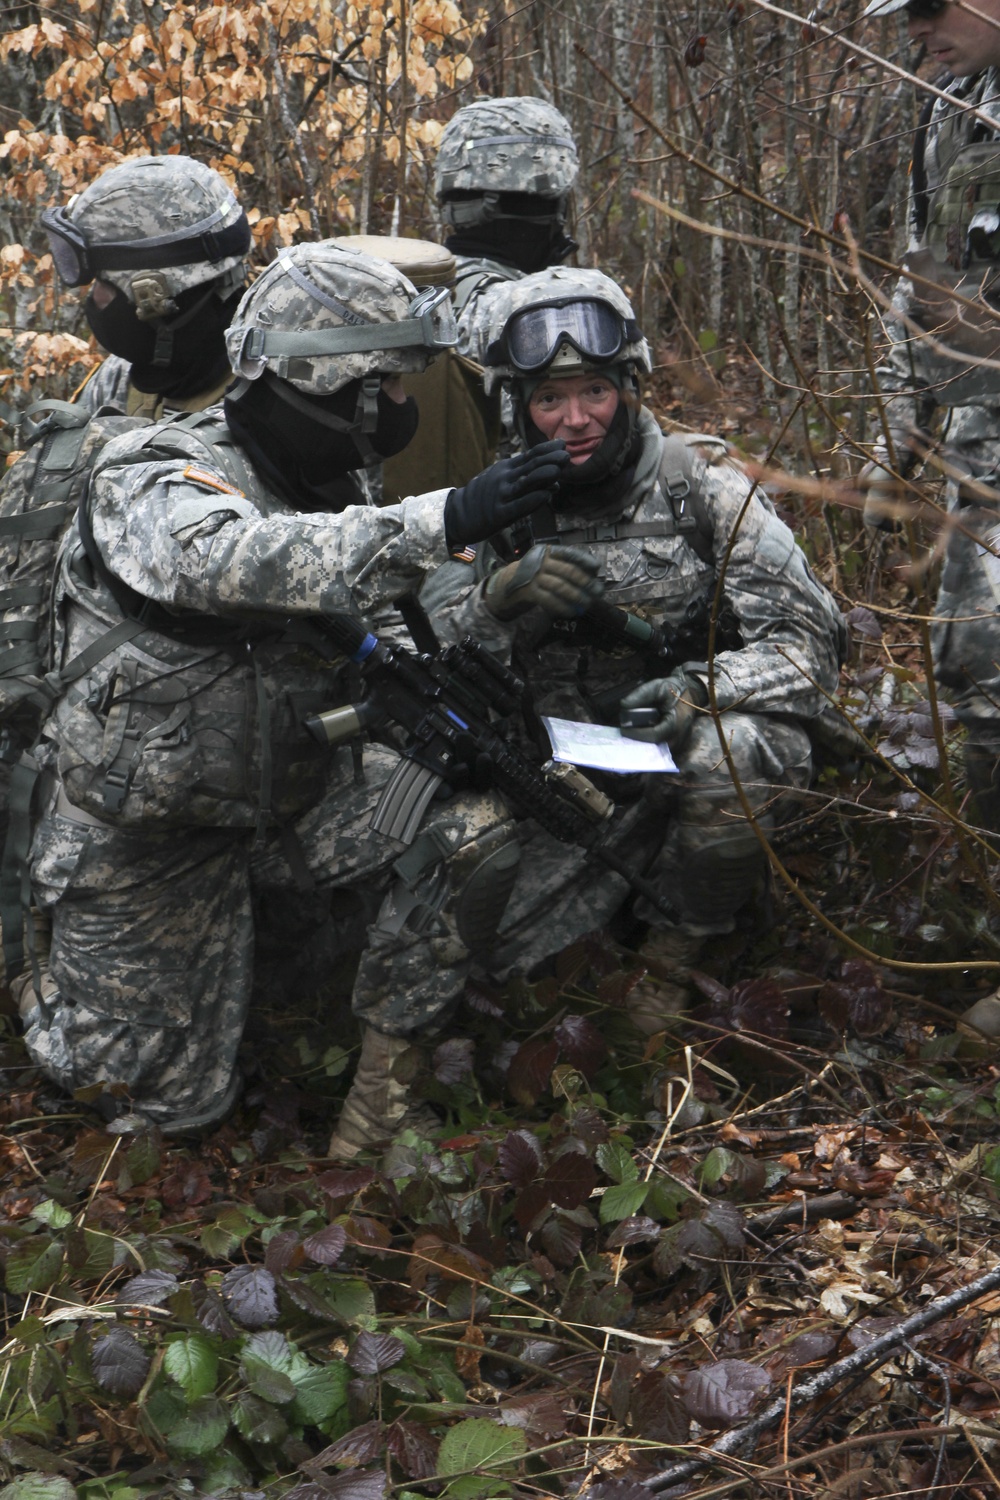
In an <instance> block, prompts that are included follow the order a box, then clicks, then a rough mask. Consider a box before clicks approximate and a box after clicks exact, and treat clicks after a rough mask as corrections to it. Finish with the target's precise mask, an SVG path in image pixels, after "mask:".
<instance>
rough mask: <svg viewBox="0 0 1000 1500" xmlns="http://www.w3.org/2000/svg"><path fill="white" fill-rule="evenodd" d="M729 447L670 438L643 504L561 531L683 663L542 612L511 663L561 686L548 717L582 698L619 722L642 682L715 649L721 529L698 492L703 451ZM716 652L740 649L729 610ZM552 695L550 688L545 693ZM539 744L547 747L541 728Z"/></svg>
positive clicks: (603, 717) (518, 635)
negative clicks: (625, 701) (716, 530)
mask: <svg viewBox="0 0 1000 1500" xmlns="http://www.w3.org/2000/svg"><path fill="white" fill-rule="evenodd" d="M706 447H708V448H714V449H715V450H716V451H717V452H718V453H719V455H720V456H721V455H722V454H724V453H725V451H726V445H725V443H724V442H723V441H722V440H721V439H719V438H711V437H705V436H704V435H702V434H701V433H697V434H694V433H692V434H679V433H675V434H670V435H668V436H665V437H664V438H663V446H662V450H661V454H660V464H659V470H658V473H657V476H656V481H655V484H654V485H653V487H652V488H651V490H650V491H649V493H647V494H646V495H645V496H644V497H643V499H642V500H641V502H640V503H639V504H638V505H637V506H636V505H633V506H632V507H631V510H627V511H626V512H625V513H624V514H623V515H621V516H619V517H617V518H615V519H603V518H602V519H595V520H594V521H593V522H590V523H586V524H577V525H574V526H572V527H568V526H562V525H560V527H559V531H558V540H559V544H560V545H562V546H579V547H585V548H586V549H587V550H588V551H589V552H591V553H592V554H593V556H594V557H596V558H597V559H598V560H599V562H600V576H601V577H602V579H603V580H604V583H605V594H604V601H605V602H606V603H607V604H610V605H613V606H615V607H616V608H617V609H621V610H626V611H628V612H629V613H630V614H634V615H636V616H638V617H639V618H640V619H643V620H645V621H647V622H648V623H650V624H653V625H656V626H658V627H660V628H661V629H663V631H664V633H665V634H666V635H668V636H670V637H672V638H674V639H675V640H676V645H677V653H678V655H677V659H676V660H675V661H673V662H671V663H669V664H668V663H665V662H663V661H662V660H657V661H655V662H654V661H652V660H650V659H649V658H648V657H647V656H646V655H645V654H644V653H643V652H642V651H640V650H636V649H633V648H632V647H631V646H629V645H628V644H627V643H625V642H623V641H621V640H617V641H616V640H612V639H602V638H601V632H600V631H599V630H598V631H595V630H594V629H593V627H592V626H591V625H590V624H589V623H588V622H587V620H586V619H585V618H584V619H583V620H582V621H580V622H577V621H573V620H567V621H561V620H549V619H548V618H544V619H543V618H541V617H540V616H539V615H538V613H537V612H536V613H535V614H533V615H529V616H526V617H525V619H524V621H523V622H521V623H519V624H518V625H517V626H516V627H515V632H514V646H513V655H512V660H513V664H514V666H515V670H518V671H519V672H520V673H521V674H522V675H525V676H526V677H527V678H528V680H529V681H532V682H534V683H540V682H542V681H544V682H548V683H550V684H552V686H553V691H554V694H555V697H553V698H552V700H551V701H549V700H548V699H546V701H545V703H544V705H543V707H542V710H541V711H542V712H543V713H555V714H556V716H557V717H560V716H569V717H575V714H574V713H573V712H572V711H569V712H568V713H567V714H565V715H564V714H561V713H560V711H559V702H558V700H559V698H564V701H565V706H566V708H567V710H571V708H572V702H573V699H574V697H579V698H582V699H583V701H584V702H585V703H586V704H587V707H588V710H589V712H590V713H591V715H592V717H593V718H594V719H595V720H597V721H599V722H604V723H607V724H611V725H617V723H618V705H619V702H620V700H621V698H622V697H624V696H625V694H626V693H628V692H629V691H630V690H631V689H632V688H633V687H635V686H636V684H637V683H639V682H641V681H644V680H646V679H647V678H649V677H650V676H664V675H666V674H667V673H668V672H669V671H670V670H672V667H673V666H675V665H680V664H681V663H682V662H683V661H699V660H704V659H705V655H706V652H707V647H708V641H709V631H710V621H711V616H712V605H713V601H714V592H715V581H716V571H715V563H714V553H713V541H714V537H713V526H712V520H711V517H710V516H709V514H708V511H707V509H706V506H705V502H704V497H703V496H702V494H701V491H700V486H699V469H700V467H701V464H700V461H699V457H698V453H697V450H698V449H699V448H702V449H704V448H706ZM714 639H715V649H716V650H717V651H722V650H726V649H730V648H731V647H734V646H738V645H739V644H740V641H739V637H738V632H737V631H736V630H735V628H734V627H733V624H732V621H731V618H730V615H729V613H727V615H726V616H725V619H724V620H723V619H720V620H717V622H716V633H715V638H714ZM542 694H543V695H544V694H545V689H544V688H543V689H542ZM533 738H535V739H536V740H537V742H538V743H540V744H544V743H545V742H546V741H545V739H544V738H543V737H542V734H541V732H540V731H539V732H537V733H535V732H533Z"/></svg>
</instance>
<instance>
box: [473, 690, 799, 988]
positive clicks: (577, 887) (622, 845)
mask: <svg viewBox="0 0 1000 1500" xmlns="http://www.w3.org/2000/svg"><path fill="white" fill-rule="evenodd" d="M722 725H723V728H724V732H725V735H726V740H727V744H728V746H729V751H730V754H731V756H732V759H733V765H734V767H735V770H736V774H737V776H738V778H739V781H740V785H741V786H742V789H743V792H744V794H745V796H746V798H747V801H748V803H749V805H750V807H751V808H752V810H753V813H754V817H755V819H756V821H757V822H758V824H759V825H760V826H761V827H762V828H763V829H764V830H765V832H768V831H770V830H772V829H773V828H774V827H775V826H776V824H778V823H779V822H782V821H785V820H786V819H787V818H788V816H789V815H790V813H791V812H792V810H793V808H794V803H795V798H794V795H793V792H794V790H795V789H799V788H803V787H806V786H808V784H809V780H810V775H811V771H812V759H811V753H810V745H809V737H808V735H807V734H806V732H805V730H804V729H802V728H801V727H800V726H799V725H798V724H795V723H792V722H787V721H786V722H782V721H779V720H777V719H773V718H768V717H766V716H765V715H754V714H741V713H726V714H724V715H723V716H722ZM676 760H677V764H678V768H679V774H678V775H673V774H664V775H657V776H652V777H648V778H646V785H647V792H646V794H645V795H644V796H643V797H642V798H641V800H640V801H638V802H636V803H633V804H632V805H631V806H629V807H626V808H625V809H623V811H622V813H621V814H619V815H618V828H617V831H616V833H615V836H614V840H613V847H614V849H615V851H616V853H618V854H619V855H621V856H623V857H624V858H626V859H628V861H629V863H630V864H631V865H632V866H633V867H634V869H635V870H636V872H637V873H639V874H643V875H645V877H646V879H647V880H650V881H652V882H653V883H654V884H655V886H656V887H657V889H658V891H659V892H660V893H661V894H662V896H663V897H664V898H665V899H666V901H667V902H669V904H670V905H671V906H672V907H673V908H674V909H675V910H676V912H677V914H678V917H679V919H680V920H679V922H678V924H677V925H678V927H679V928H680V929H681V930H682V931H684V932H688V933H691V934H693V935H695V934H704V935H708V934H711V933H724V932H730V931H731V930H732V928H733V925H734V920H735V917H736V913H737V912H738V911H739V909H740V908H741V907H742V906H743V905H744V904H745V903H746V902H747V901H748V900H749V899H750V897H751V896H752V895H753V894H754V891H755V890H756V888H757V885H758V883H759V880H760V877H761V875H762V874H763V871H764V863H765V856H764V853H763V850H762V848H761V845H760V843H759V841H758V839H757V837H756V835H755V833H754V831H753V829H752V828H751V826H750V824H749V822H748V821H747V819H746V816H745V814H744V811H743V807H742V805H741V803H740V799H739V796H738V795H737V792H736V788H735V786H734V783H733V779H732V776H731V775H730V772H729V768H728V765H727V763H726V759H725V757H724V756H723V754H722V751H721V748H720V745H719V736H718V732H717V730H716V727H715V724H714V722H713V721H712V720H711V719H710V718H707V717H706V718H699V719H698V720H697V722H696V724H695V727H694V730H693V732H692V734H691V738H690V739H689V740H688V742H687V745H686V746H685V747H684V750H683V751H682V752H681V753H680V754H679V755H678V756H677V757H676ZM525 833H526V834H527V835H528V836H529V837H530V846H529V847H528V848H527V849H526V853H525V858H524V860H523V862H522V866H521V875H520V878H519V879H518V883H517V886H516V887H515V890H514V894H513V896H512V898H511V901H510V904H509V906H508V908H507V912H506V915H505V917H504V920H503V922H502V923H501V926H500V933H499V940H498V943H497V944H496V946H495V947H494V949H493V951H492V952H491V953H490V955H489V957H488V960H487V962H486V965H485V967H487V968H488V970H489V972H490V973H491V974H493V975H495V976H497V977H501V976H503V975H506V974H508V973H511V972H513V971H520V972H522V973H523V972H527V970H529V969H530V968H531V967H532V966H533V965H534V964H536V963H538V962H539V961H540V960H541V959H543V958H546V957H548V956H550V955H551V954H553V953H557V952H558V951H559V950H560V949H561V948H563V947H565V946H566V944H567V943H570V942H573V941H574V940H575V939H576V938H578V937H580V936H582V934H583V933H585V932H589V931H592V930H593V929H594V928H596V927H601V926H603V925H604V924H605V923H606V922H607V921H608V920H609V919H610V918H611V917H612V916H613V915H614V913H615V912H616V911H617V910H619V909H620V907H621V906H622V904H623V903H624V901H625V899H626V897H627V895H628V886H627V884H626V882H625V881H624V880H623V879H622V878H621V876H619V875H616V874H614V873H613V872H612V871H610V870H608V869H607V868H606V867H605V866H603V865H600V864H598V863H596V862H595V861H594V860H593V859H588V858H587V857H586V856H585V855H584V854H583V853H582V852H581V851H579V850H576V849H573V848H571V847H570V846H567V845H566V844H560V843H558V842H557V840H555V839H554V838H552V837H551V835H549V834H547V833H545V832H544V831H543V830H541V829H539V828H537V827H536V826H535V825H529V828H528V830H525V831H523V833H522V837H524V834H525ZM636 911H637V913H638V914H639V915H640V916H641V917H642V918H643V920H645V921H649V922H651V923H652V924H653V925H654V926H660V927H662V926H666V925H668V924H667V922H666V919H665V918H664V917H663V916H662V915H661V914H660V912H659V911H658V910H657V909H656V908H655V907H654V906H653V905H652V904H651V903H650V902H648V901H646V900H644V899H643V898H641V897H640V898H639V899H638V901H637V903H636Z"/></svg>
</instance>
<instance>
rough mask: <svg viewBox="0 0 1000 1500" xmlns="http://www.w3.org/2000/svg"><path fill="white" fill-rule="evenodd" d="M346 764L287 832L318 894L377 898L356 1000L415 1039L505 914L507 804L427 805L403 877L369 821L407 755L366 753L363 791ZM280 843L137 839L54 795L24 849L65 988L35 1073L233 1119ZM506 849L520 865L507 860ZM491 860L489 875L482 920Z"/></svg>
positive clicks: (46, 1024) (277, 878) (39, 1018)
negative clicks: (257, 913)
mask: <svg viewBox="0 0 1000 1500" xmlns="http://www.w3.org/2000/svg"><path fill="white" fill-rule="evenodd" d="M348 759H349V758H347V757H342V761H343V765H344V769H343V774H342V775H341V776H340V777H339V778H338V779H336V780H335V781H334V782H333V784H332V785H331V789H330V791H329V792H328V794H327V796H326V797H325V798H324V800H323V802H322V803H321V804H320V805H319V806H317V807H315V808H314V809H312V810H311V811H310V812H309V813H308V814H306V815H305V816H304V817H303V818H301V819H300V820H299V822H298V824H297V825H296V830H295V831H296V834H297V836H298V840H299V845H300V848H301V852H302V854H303V855H304V857H305V862H306V865H307V866H308V868H309V870H310V872H311V874H312V875H313V877H314V878H315V879H316V880H317V881H318V882H320V883H321V884H322V885H324V886H339V887H343V886H351V885H359V884H367V885H374V886H375V887H376V888H377V889H379V890H381V891H383V892H385V896H384V900H383V902H382V906H381V909H380V911H379V915H378V917H377V918H376V921H375V923H374V926H373V927H372V929H370V933H369V948H368V949H367V950H366V953H365V955H364V956H363V958H362V962H361V968H360V971H359V974H358V979H357V984H356V989H355V1004H356V1009H357V1010H358V1012H359V1014H361V1015H362V1016H363V1017H364V1018H365V1019H366V1020H367V1021H369V1022H371V1023H373V1024H375V1025H376V1026H380V1027H381V1028H382V1029H384V1030H386V1031H390V1032H392V1031H397V1032H399V1033H400V1034H406V1033H407V1032H409V1031H410V1030H416V1029H426V1028H428V1027H432V1026H433V1025H434V1024H435V1023H436V1022H437V1021H438V1019H439V1017H440V1016H441V1015H442V1014H443V1013H444V1012H445V1011H446V1010H447V1008H448V1007H449V1006H450V1004H451V1003H452V1001H453V1000H454V998H455V996H456V995H457V994H458V992H459V991H460V989H461V986H462V983H463V980H464V978H465V974H466V970H467V967H468V963H469V960H470V947H469V946H467V943H471V944H481V943H482V942H484V941H488V940H489V939H490V938H491V937H492V935H493V931H495V923H494V926H493V929H492V930H490V920H489V915H488V914H489V912H490V911H492V912H493V914H494V916H495V917H496V919H499V915H500V913H501V912H502V910H503V901H504V900H505V899H506V893H507V891H508V890H509V886H510V883H511V882H512V880H513V874H514V871H515V870H516V859H517V854H518V850H517V845H516V843H513V842H512V825H511V822H510V819H509V815H508V814H507V812H506V809H505V808H504V807H503V805H502V803H501V802H500V801H499V799H493V798H489V797H468V798H454V799H450V800H449V801H447V802H440V803H439V802H432V803H431V805H430V809H429V811H428V812H427V813H426V814H425V816H424V819H423V822H422V824H421V831H420V835H419V836H418V839H417V841H416V843H415V844H414V845H413V846H411V849H410V851H409V854H410V860H409V864H406V863H405V861H404V874H403V875H402V876H400V875H397V874H396V873H395V872H394V871H393V863H394V861H396V860H397V858H399V857H400V856H401V855H405V854H406V853H407V851H406V849H405V846H404V845H402V844H400V843H398V842H396V841H395V840H392V839H389V838H387V837H385V836H384V835H382V834H380V833H376V832H375V831H374V830H373V829H372V828H371V827H370V819H371V816H372V813H373V811H374V809H375V806H376V804H377V802H378V798H379V795H380V792H381V790H382V788H383V786H384V785H385V783H386V781H387V780H388V777H389V775H390V774H391V772H392V771H393V769H394V768H395V766H396V765H397V763H398V758H397V757H396V756H395V755H394V754H393V753H392V752H390V751H388V750H383V749H381V748H380V747H377V746H376V747H372V748H371V749H370V751H366V754H365V781H364V783H363V784H362V785H357V784H355V782H354V781H353V780H352V777H351V774H350V769H349V766H348V765H347V760H348ZM283 849H284V846H283V844H282V842H281V841H279V840H278V839H277V838H275V839H273V840H269V841H268V842H267V843H266V844H265V845H264V846H263V847H255V846H254V842H253V837H252V835H250V834H242V833H234V832H233V831H231V830H222V829H212V828H185V829H181V830H172V831H170V832H162V833H149V834H147V833H144V834H143V835H142V836H137V835H136V834H134V833H130V832H127V831H125V830H122V829H117V828H111V827H109V826H107V825H104V824H101V823H99V822H98V821H97V820H96V819H89V818H88V815H87V814H85V813H81V812H80V811H79V810H78V809H74V808H72V807H70V806H69V805H68V804H67V803H66V801H65V797H64V796H58V795H54V796H53V798H52V800H51V802H50V804H49V807H48V810H47V811H46V813H45V815H44V817H43V819H42V821H41V823H40V825H39V828H38V830H37V832H36V835H35V838H34V842H33V845H32V883H33V888H34V894H35V900H36V902H37V903H38V904H39V905H40V906H42V907H43V908H47V909H48V910H50V911H51V914H52V922H53V941H52V956H51V969H52V974H53V977H54V979H55V981H56V983H57V985H58V995H57V996H56V997H55V999H54V1000H53V1001H52V1002H51V1003H50V1004H49V1005H48V1006H47V1007H46V1008H45V1012H44V1013H38V1014H36V1015H35V1016H33V1017H30V1016H29V1017H27V1018H26V1019H27V1022H28V1024H27V1030H26V1041H27V1045H28V1049H29V1051H30V1052H31V1054H32V1056H33V1058H34V1059H35V1061H36V1062H38V1063H39V1064H40V1065H41V1066H42V1067H43V1068H44V1069H45V1070H46V1071H47V1072H48V1073H49V1074H50V1075H51V1076H52V1077H54V1078H55V1079H56V1080H57V1081H58V1082H59V1083H61V1084H62V1085H63V1086H64V1087H66V1088H68V1089H77V1088H81V1087H83V1086H85V1085H88V1084H93V1083H97V1082H106V1083H122V1084H125V1085H126V1087H127V1089H128V1092H129V1096H130V1098H131V1099H132V1101H133V1103H134V1104H135V1105H136V1107H137V1108H138V1109H140V1110H141V1111H142V1112H143V1113H144V1114H145V1115H146V1116H148V1117H149V1118H151V1119H153V1120H155V1121H157V1123H160V1124H163V1125H166V1126H172V1127H173V1128H175V1129H176V1128H181V1127H193V1126H195V1125H197V1124H201V1123H207V1122H210V1121H212V1120H214V1119H216V1118H219V1117H220V1116H221V1115H222V1114H224V1113H225V1111H226V1109H227V1108H228V1106H229V1104H230V1103H231V1102H232V1099H233V1098H234V1097H235V1092H236V1088H237V1079H236V1057H237V1051H238V1048H239V1044H240V1038H241V1036H242V1033H243V1027H244V1023H245V1020H246V1014H247V1007H248V1004H249V999H250V992H251V983H252V975H253V920H252V914H251V912H252V897H253V894H254V891H255V890H256V891H258V892H259V891H264V892H265V893H266V890H267V889H268V888H274V887H276V886H291V885H293V884H294V881H295V877H294V875H293V872H292V869H291V868H290V866H289V864H288V862H287V860H286V857H285V854H284V852H283ZM511 849H513V858H512V857H511V854H510V853H509V852H508V853H507V854H506V855H504V854H503V853H502V852H501V851H504V850H507V851H510V850H511ZM481 866H483V867H485V868H486V870H487V875H489V872H490V871H492V875H493V878H492V885H491V884H490V880H489V878H487V880H486V885H487V886H488V887H489V891H492V895H490V894H489V891H487V893H486V911H487V917H486V919H485V921H484V918H483V910H482V908H483V902H482V899H479V898H482V896H483V891H482V889H481V887H482V885H483V881H482V878H481V876H480V874H479V872H480V867H481ZM498 867H499V879H498ZM477 879H478V886H477ZM470 889H471V893H472V894H471V897H470ZM477 901H478V904H477ZM477 924H478V925H477Z"/></svg>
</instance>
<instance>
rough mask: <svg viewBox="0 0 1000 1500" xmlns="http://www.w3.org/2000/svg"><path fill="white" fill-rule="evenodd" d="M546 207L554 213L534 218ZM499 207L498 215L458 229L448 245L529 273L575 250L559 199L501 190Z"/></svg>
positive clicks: (558, 261) (455, 250) (461, 252)
mask: <svg viewBox="0 0 1000 1500" xmlns="http://www.w3.org/2000/svg"><path fill="white" fill-rule="evenodd" d="M470 196H473V197H475V196H476V195H475V194H472V195H470ZM547 206H551V213H549V214H548V215H546V216H545V217H541V218H537V217H532V216H533V215H538V214H539V213H544V211H545V208H546V207H547ZM497 208H498V217H497V218H495V219H490V220H488V221H487V222H486V223H483V224H470V225H468V226H467V227H464V228H460V229H455V230H454V231H453V232H452V234H451V235H450V236H449V237H448V239H447V240H446V241H445V246H446V248H447V249H448V250H450V251H451V252H452V254H453V255H468V256H472V257H483V258H484V259H486V260H499V261H503V262H504V264H506V265H511V266H516V268H517V269H518V270H519V271H524V272H525V274H526V275H531V274H532V272H534V271H544V269H545V267H546V266H558V265H559V264H561V262H562V261H564V260H565V259H566V257H567V255H569V254H571V253H572V251H574V250H575V249H576V241H575V240H571V239H570V238H569V236H568V235H567V234H566V231H565V228H564V223H563V218H562V209H561V207H560V206H559V202H558V200H557V199H551V198H550V199H543V198H536V197H535V196H533V195H532V194H530V193H501V194H500V195H499V203H498V205H497ZM522 216H523V217H522Z"/></svg>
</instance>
